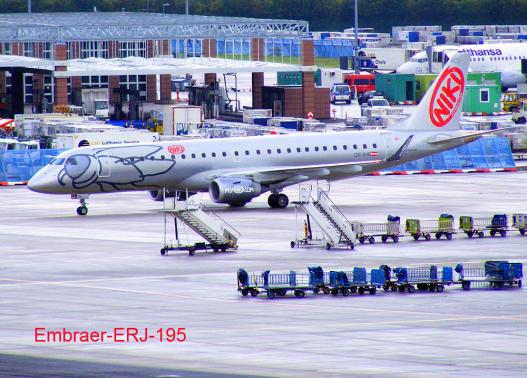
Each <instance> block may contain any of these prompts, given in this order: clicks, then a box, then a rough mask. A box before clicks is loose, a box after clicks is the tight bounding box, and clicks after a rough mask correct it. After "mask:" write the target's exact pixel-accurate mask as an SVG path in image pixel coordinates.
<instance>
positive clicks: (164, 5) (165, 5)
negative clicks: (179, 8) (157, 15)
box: [161, 3, 170, 13]
mask: <svg viewBox="0 0 527 378" xmlns="http://www.w3.org/2000/svg"><path fill="white" fill-rule="evenodd" d="M169 6H170V4H169V3H165V4H163V5H161V7H162V8H163V13H165V7H169Z"/></svg>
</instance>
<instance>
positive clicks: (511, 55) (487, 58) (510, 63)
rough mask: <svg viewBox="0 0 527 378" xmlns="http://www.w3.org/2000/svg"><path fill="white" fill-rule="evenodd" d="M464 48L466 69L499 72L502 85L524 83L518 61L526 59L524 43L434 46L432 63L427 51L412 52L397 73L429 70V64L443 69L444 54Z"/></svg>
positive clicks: (435, 68) (433, 70)
mask: <svg viewBox="0 0 527 378" xmlns="http://www.w3.org/2000/svg"><path fill="white" fill-rule="evenodd" d="M458 51H464V52H467V53H468V54H469V55H470V66H469V70H470V71H473V72H502V83H503V85H504V86H505V87H509V86H514V85H517V84H518V83H521V82H525V77H524V75H522V74H521V60H522V59H527V43H497V44H488V45H487V44H485V45H460V46H453V45H452V46H448V45H440V46H434V47H433V50H432V57H431V58H432V62H429V58H428V56H427V53H426V51H421V52H419V53H417V54H415V55H414V56H413V57H412V58H411V59H410V61H408V62H406V63H404V64H402V65H401V66H399V67H398V68H397V73H401V74H411V73H413V74H415V73H428V72H429V67H430V63H431V67H432V73H437V72H439V71H441V69H442V68H443V63H444V62H445V58H444V57H445V56H447V57H450V56H451V55H452V54H453V53H454V52H458Z"/></svg>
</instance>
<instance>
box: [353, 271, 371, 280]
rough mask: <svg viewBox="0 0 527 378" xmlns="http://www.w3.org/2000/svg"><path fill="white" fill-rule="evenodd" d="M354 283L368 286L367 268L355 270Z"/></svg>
mask: <svg viewBox="0 0 527 378" xmlns="http://www.w3.org/2000/svg"><path fill="white" fill-rule="evenodd" d="M353 283H354V284H367V283H368V281H367V277H366V268H353Z"/></svg>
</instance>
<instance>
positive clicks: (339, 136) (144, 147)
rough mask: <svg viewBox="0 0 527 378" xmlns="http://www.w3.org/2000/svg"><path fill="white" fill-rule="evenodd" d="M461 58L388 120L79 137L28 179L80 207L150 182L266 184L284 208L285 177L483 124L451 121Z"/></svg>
mask: <svg viewBox="0 0 527 378" xmlns="http://www.w3.org/2000/svg"><path fill="white" fill-rule="evenodd" d="M468 65H469V55H468V54H466V53H458V54H456V55H455V56H453V57H452V58H451V59H450V61H449V62H448V64H447V65H446V66H445V68H444V69H443V71H442V72H441V74H440V76H439V78H438V79H437V80H436V81H435V83H434V85H433V87H432V88H430V90H429V92H428V93H427V94H426V96H425V97H424V99H423V100H422V101H421V103H420V105H419V106H418V108H417V109H416V112H415V113H414V114H413V115H412V116H411V117H410V118H408V119H406V120H403V121H402V122H400V123H398V124H396V125H393V126H392V127H390V128H389V129H386V130H372V131H362V132H353V133H352V132H350V133H342V132H328V133H324V134H319V133H301V134H295V135H281V136H280V135H269V136H257V137H241V138H228V139H202V140H189V141H184V142H178V143H177V144H175V143H174V142H152V143H140V144H135V145H126V146H113V147H81V148H76V149H73V150H69V151H66V152H63V153H61V154H60V155H59V156H57V158H56V159H55V160H53V161H52V162H51V164H49V165H48V166H46V167H44V168H42V169H41V170H40V171H39V172H38V173H37V174H36V175H35V176H34V177H33V178H32V179H31V180H30V182H29V184H28V187H29V189H31V190H33V191H36V192H40V193H49V194H71V195H72V196H74V197H76V198H81V205H82V206H80V207H79V208H78V209H77V212H78V213H79V214H81V215H85V214H86V213H87V211H88V210H87V208H86V206H85V204H84V198H85V196H86V195H89V194H94V193H107V192H117V191H132V190H148V191H151V192H152V193H153V196H154V197H157V198H159V195H158V193H162V190H163V188H166V189H169V190H171V191H183V192H185V191H188V192H209V194H210V197H211V198H212V200H213V201H214V202H217V203H225V204H229V205H231V206H243V205H245V204H246V203H247V202H249V201H251V200H252V199H253V198H255V197H257V196H259V195H261V194H262V193H266V192H269V193H270V195H269V199H268V203H269V206H270V207H272V208H284V207H286V206H287V205H288V203H289V199H288V198H287V196H286V195H285V194H283V193H282V190H283V188H284V187H286V186H289V185H293V184H297V183H300V182H303V181H307V180H339V179H344V178H348V177H353V176H359V175H364V174H367V173H371V172H375V171H379V170H383V169H385V168H388V167H391V166H395V165H399V164H402V163H405V162H409V161H412V160H416V159H420V158H422V157H425V156H428V155H432V154H435V153H438V152H441V151H445V150H449V149H451V148H455V147H458V146H460V145H463V144H466V143H469V142H472V141H474V140H476V139H477V138H479V137H481V135H482V134H485V133H487V132H488V131H485V132H468V131H463V130H460V129H459V118H460V115H461V104H462V103H463V93H464V88H465V83H466V77H467V69H468ZM495 131H496V130H493V131H490V132H495Z"/></svg>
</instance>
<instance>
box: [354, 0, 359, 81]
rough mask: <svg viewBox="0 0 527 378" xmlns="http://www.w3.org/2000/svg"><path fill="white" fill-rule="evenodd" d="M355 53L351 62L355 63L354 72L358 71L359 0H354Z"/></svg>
mask: <svg viewBox="0 0 527 378" xmlns="http://www.w3.org/2000/svg"><path fill="white" fill-rule="evenodd" d="M354 29H355V51H354V52H355V55H354V56H353V62H354V63H355V64H354V66H355V73H359V71H360V70H359V48H360V47H359V0H355V28H354Z"/></svg>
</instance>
